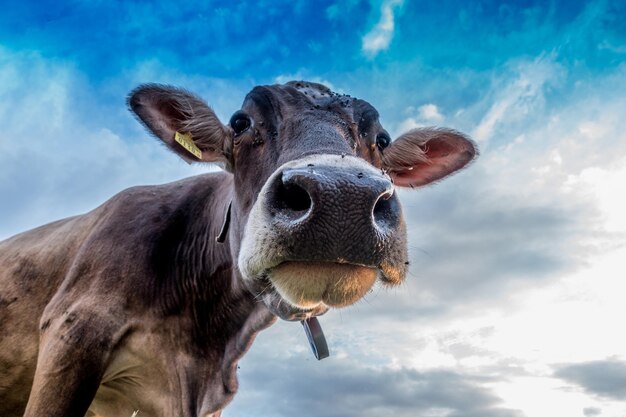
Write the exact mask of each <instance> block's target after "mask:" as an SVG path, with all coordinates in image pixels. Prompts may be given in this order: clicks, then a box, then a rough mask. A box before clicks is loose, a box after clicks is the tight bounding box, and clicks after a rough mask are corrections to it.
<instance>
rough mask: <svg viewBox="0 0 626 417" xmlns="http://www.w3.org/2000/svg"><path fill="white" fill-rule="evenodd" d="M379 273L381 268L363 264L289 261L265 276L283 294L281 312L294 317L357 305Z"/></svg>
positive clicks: (283, 314)
mask: <svg viewBox="0 0 626 417" xmlns="http://www.w3.org/2000/svg"><path fill="white" fill-rule="evenodd" d="M378 275H379V271H378V269H376V268H372V267H368V266H363V265H355V264H346V263H336V262H306V261H287V262H282V263H280V264H279V265H277V266H275V267H273V268H271V269H270V270H268V271H267V275H266V278H267V280H268V284H271V286H272V288H273V290H274V291H275V293H276V295H277V296H279V297H280V300H279V303H278V304H277V305H276V306H275V307H277V308H279V307H280V304H283V303H284V304H285V305H283V306H282V309H280V308H279V310H280V311H278V312H277V313H278V315H279V316H280V317H282V318H287V317H285V315H287V316H289V317H288V318H287V319H289V320H294V319H302V318H306V317H310V316H314V315H319V314H320V313H323V312H326V311H327V310H328V308H329V307H345V306H347V305H350V304H354V303H355V302H356V301H357V300H359V299H360V298H362V297H363V296H364V295H365V294H366V293H367V292H368V291H369V290H370V289H371V288H372V286H373V285H374V283H375V282H376V279H377V277H378ZM274 291H272V292H274ZM285 313H288V314H285Z"/></svg>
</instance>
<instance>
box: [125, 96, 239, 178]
mask: <svg viewBox="0 0 626 417" xmlns="http://www.w3.org/2000/svg"><path fill="white" fill-rule="evenodd" d="M128 107H129V108H130V109H131V111H133V112H134V113H135V114H136V115H137V117H138V118H139V120H141V122H142V123H143V124H144V125H145V126H146V127H147V128H148V129H149V130H150V131H151V132H152V133H153V134H154V135H155V136H157V137H158V138H159V139H161V140H162V141H163V142H164V143H165V144H166V145H167V146H168V147H169V148H170V149H171V150H172V151H174V152H175V153H176V154H178V155H179V156H180V157H181V158H183V159H184V160H186V161H187V162H197V161H202V162H217V163H221V164H222V165H223V166H224V168H225V169H226V170H227V171H232V140H233V131H232V129H231V128H230V127H228V126H225V125H223V124H222V123H221V122H220V121H219V119H218V118H217V116H216V115H215V113H214V112H213V110H211V108H210V107H209V106H208V105H207V104H206V103H205V102H204V101H203V100H201V99H200V98H198V97H196V96H195V95H194V94H192V93H190V92H188V91H186V90H183V89H180V88H175V87H171V86H167V85H160V84H144V85H141V86H139V87H138V88H136V89H135V90H133V91H132V92H131V93H130V95H129V96H128Z"/></svg>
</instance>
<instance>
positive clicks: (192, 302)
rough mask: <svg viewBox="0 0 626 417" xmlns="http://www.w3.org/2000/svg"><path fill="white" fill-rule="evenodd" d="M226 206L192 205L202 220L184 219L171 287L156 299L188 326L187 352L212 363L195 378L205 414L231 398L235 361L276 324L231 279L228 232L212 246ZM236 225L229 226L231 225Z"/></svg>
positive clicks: (212, 202)
mask: <svg viewBox="0 0 626 417" xmlns="http://www.w3.org/2000/svg"><path fill="white" fill-rule="evenodd" d="M229 202H230V200H229V199H223V200H221V201H216V199H210V200H208V201H207V200H205V201H202V202H197V203H195V204H198V205H200V207H197V210H194V211H195V212H196V213H202V216H197V217H195V218H194V217H190V218H188V220H187V222H186V223H187V224H186V227H185V233H183V234H182V235H181V238H180V240H179V242H178V245H177V248H176V249H175V251H174V262H173V265H175V267H174V268H173V270H171V273H172V274H171V276H170V277H168V278H169V283H170V285H171V288H169V292H166V293H164V294H162V296H163V297H164V298H163V300H164V301H163V303H162V304H163V305H164V306H165V307H167V309H168V310H170V311H171V312H173V313H174V314H176V315H180V316H181V317H185V321H186V322H188V323H189V325H190V327H191V328H190V329H189V330H190V332H191V337H192V339H193V342H194V343H193V344H194V345H195V352H193V353H194V354H195V355H199V356H200V357H206V358H207V362H211V363H212V364H213V365H212V366H209V367H207V368H204V372H205V374H204V375H200V378H201V379H204V381H203V382H201V383H200V385H201V386H204V387H205V388H204V389H202V390H203V391H204V400H203V407H202V408H203V409H204V410H205V411H211V410H214V409H215V408H216V407H218V408H221V407H222V406H223V405H225V404H226V403H227V402H228V401H229V400H230V398H232V395H233V394H234V393H235V391H236V389H237V378H236V370H237V361H238V360H239V359H240V358H241V356H242V355H243V354H244V353H245V352H246V351H247V350H248V348H249V347H250V345H251V344H252V341H253V340H254V337H255V335H256V334H257V333H258V332H259V331H260V330H262V329H264V328H266V327H267V326H269V325H270V324H272V323H273V322H274V321H275V319H276V318H275V316H274V315H272V314H271V313H270V312H269V310H268V309H267V308H266V307H265V306H264V304H263V303H261V302H259V301H258V300H256V299H255V298H254V297H253V296H252V295H251V294H250V293H249V292H248V291H247V290H246V289H245V287H244V286H243V284H242V282H241V280H240V279H239V278H238V277H237V276H236V272H235V270H236V268H235V267H234V265H235V264H234V261H233V256H232V255H231V252H230V245H229V239H230V238H231V237H233V233H232V230H231V233H229V238H228V239H227V240H226V242H224V243H217V242H216V241H215V238H216V236H217V235H218V234H219V233H220V230H221V227H222V224H223V219H224V214H225V211H226V209H227V206H228V203H229ZM203 216H204V217H203ZM237 220H238V219H237V218H236V217H233V218H232V220H231V221H232V223H235V224H236V223H237ZM231 227H232V226H231ZM215 365H217V366H215ZM206 384H208V385H206ZM216 384H217V385H216ZM218 386H219V388H218ZM198 388H199V387H198Z"/></svg>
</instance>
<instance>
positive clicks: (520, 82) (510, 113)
mask: <svg viewBox="0 0 626 417" xmlns="http://www.w3.org/2000/svg"><path fill="white" fill-rule="evenodd" d="M513 74H514V76H513V77H512V78H510V74H507V76H506V78H504V79H503V80H502V81H501V82H502V84H501V85H499V86H498V85H497V86H496V88H495V89H494V90H493V92H492V95H491V96H489V97H488V98H487V100H488V101H489V103H491V104H490V107H489V110H488V111H487V113H486V114H485V116H484V117H482V119H481V120H480V122H479V124H478V126H477V127H476V128H475V129H474V130H473V132H472V137H473V138H474V139H476V140H477V141H478V142H479V143H486V142H487V141H489V139H491V137H492V136H493V134H494V132H495V131H496V129H497V128H498V127H499V126H505V127H507V128H510V127H511V126H510V125H511V123H514V122H518V121H520V120H524V119H528V118H530V115H531V114H532V115H534V114H536V113H537V111H538V110H540V109H541V108H543V105H544V103H545V97H544V94H545V89H546V87H547V86H551V85H555V84H558V83H559V80H560V78H561V77H562V76H563V68H562V67H561V66H560V65H559V64H557V63H555V61H554V56H550V55H548V56H542V57H539V58H537V59H535V60H534V61H532V62H527V61H523V62H521V63H519V64H517V65H514V68H513Z"/></svg>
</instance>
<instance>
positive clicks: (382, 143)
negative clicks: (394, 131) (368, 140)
mask: <svg viewBox="0 0 626 417" xmlns="http://www.w3.org/2000/svg"><path fill="white" fill-rule="evenodd" d="M390 143H391V138H390V137H389V135H388V134H386V133H382V132H381V133H379V134H378V136H376V145H377V146H378V149H380V150H381V151H382V150H383V149H385V148H386V147H387V146H389V144H390Z"/></svg>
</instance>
